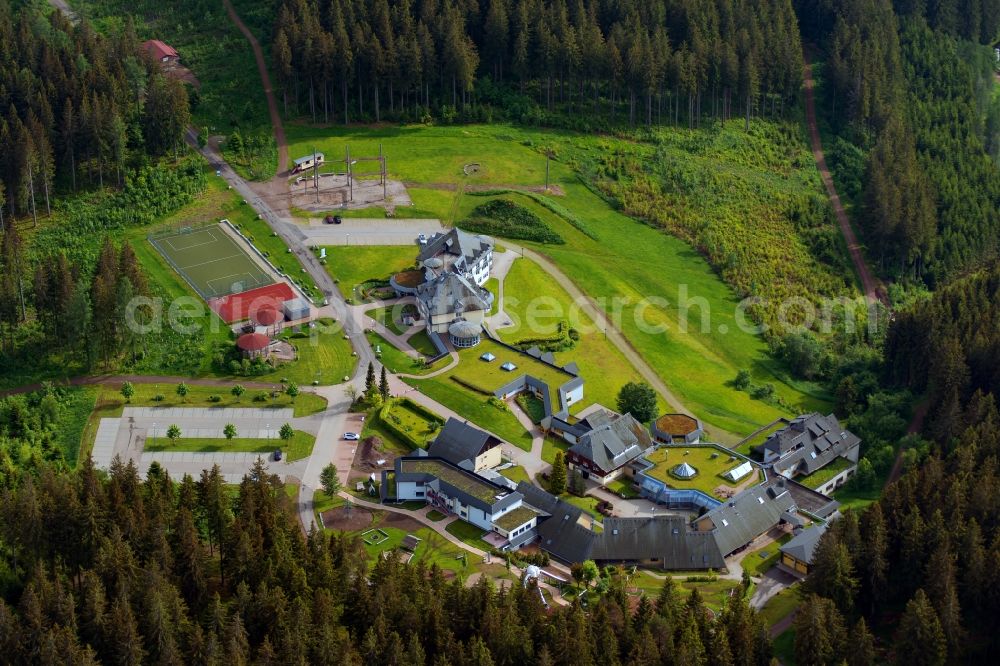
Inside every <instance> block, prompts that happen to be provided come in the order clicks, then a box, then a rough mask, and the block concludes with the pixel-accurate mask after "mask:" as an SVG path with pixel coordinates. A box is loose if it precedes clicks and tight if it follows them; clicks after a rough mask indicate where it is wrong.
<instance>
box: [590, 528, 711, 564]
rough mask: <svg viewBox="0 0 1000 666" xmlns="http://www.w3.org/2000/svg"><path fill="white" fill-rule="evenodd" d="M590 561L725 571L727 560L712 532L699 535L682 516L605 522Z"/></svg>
mask: <svg viewBox="0 0 1000 666" xmlns="http://www.w3.org/2000/svg"><path fill="white" fill-rule="evenodd" d="M590 558H591V559H594V560H604V561H616V560H622V561H643V560H662V561H663V566H664V567H665V568H667V569H708V568H712V569H722V568H724V567H725V560H724V559H723V557H722V553H720V552H719V547H718V544H716V541H715V538H714V537H713V536H712V534H711V533H710V532H696V531H694V530H692V529H690V528H689V527H688V524H687V519H686V518H684V517H683V516H657V517H655V518H652V517H647V518H605V519H604V531H603V532H602V533H601V534H599V535H598V537H597V539H595V541H594V547H593V549H592V550H591V553H590Z"/></svg>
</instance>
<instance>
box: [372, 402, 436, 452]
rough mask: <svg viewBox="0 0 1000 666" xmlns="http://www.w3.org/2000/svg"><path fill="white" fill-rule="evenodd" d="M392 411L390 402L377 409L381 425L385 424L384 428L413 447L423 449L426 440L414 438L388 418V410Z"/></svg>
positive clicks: (425, 445) (425, 446)
mask: <svg viewBox="0 0 1000 666" xmlns="http://www.w3.org/2000/svg"><path fill="white" fill-rule="evenodd" d="M391 411H392V402H389V403H386V405H385V406H383V407H382V409H380V410H379V413H378V417H379V419H380V420H381V421H382V425H384V426H385V428H386V430H388V431H389V432H391V433H392V434H393V435H395V436H396V437H399V438H400V439H401V440H403V442H404V443H406V444H409V445H410V446H412V447H413V448H415V449H425V448H427V442H425V441H423V440H418V439H416V438H415V437H414V436H413V435H411V434H410V433H408V432H406V431H405V430H403V429H401V428H400V427H399V426H397V425H396V424H395V423H393V422H392V419H390V418H389V415H390V412H391Z"/></svg>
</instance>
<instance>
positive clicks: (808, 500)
mask: <svg viewBox="0 0 1000 666" xmlns="http://www.w3.org/2000/svg"><path fill="white" fill-rule="evenodd" d="M769 483H771V484H772V485H773V484H781V485H783V486H784V487H785V488H786V489H787V490H788V492H789V493H791V495H792V499H793V500H795V506H796V508H798V509H799V510H800V511H807V512H809V513H811V514H812V515H814V516H819V517H820V518H827V517H829V516H831V515H832V514H833V513H834V512H835V511H836V510H837V509H839V508H840V502H838V501H837V500H835V499H831V498H829V497H827V496H826V495H824V494H823V493H821V492H818V491H816V490H813V489H812V488H809V487H807V486H803V485H802V484H801V483H798V482H796V481H793V480H791V479H786V478H784V477H772V478H771V480H770V481H769Z"/></svg>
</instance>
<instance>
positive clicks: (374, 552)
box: [352, 520, 480, 580]
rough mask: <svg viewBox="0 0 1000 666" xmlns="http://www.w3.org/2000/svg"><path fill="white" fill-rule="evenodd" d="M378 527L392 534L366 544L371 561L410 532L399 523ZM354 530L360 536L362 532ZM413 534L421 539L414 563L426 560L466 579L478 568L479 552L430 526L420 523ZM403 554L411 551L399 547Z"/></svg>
mask: <svg viewBox="0 0 1000 666" xmlns="http://www.w3.org/2000/svg"><path fill="white" fill-rule="evenodd" d="M378 523H379V520H376V521H375V524H374V525H373V527H375V526H378ZM368 529H372V528H368ZM378 529H381V530H382V531H384V532H385V533H386V534H387V535H388V536H389V538H388V539H387V540H385V541H383V542H382V543H378V544H375V545H369V544H364V548H365V551H366V552H367V553H368V559H369V561H370V562H375V558H377V557H378V556H379V555H380V554H381V553H383V552H387V551H392V550H396V549H398V548H399V547H400V545H401V544H402V543H403V538H404V537H406V535H407V534H408V532H406V531H404V530H401V529H399V528H396V527H386V526H378ZM365 531H367V530H365ZM352 534H356V535H359V536H360V534H361V533H360V532H357V533H352ZM412 534H413V535H414V536H415V537H417V538H418V539H420V543H419V544H418V545H417V547H416V550H415V552H414V554H413V559H411V560H410V563H411V564H415V563H416V562H418V561H420V562H423V563H425V564H426V565H427V566H428V567H429V566H431V565H432V564H437V565H438V566H439V567H440V568H441V569H444V570H447V571H453V572H455V573H456V574H457V575H458V576H459V577H460V578H461V579H463V580H464V579H465V578H466V577H467V576H468V575H469V574H471V573H474V572H475V571H476V567H477V566H478V564H479V563H480V558H479V557H478V556H476V555H473V554H471V553H469V552H468V551H466V550H464V549H463V548H459V547H458V546H456V545H455V544H453V543H451V542H450V541H448V540H447V539H446V538H444V537H443V536H441V535H440V534H438V533H437V532H435V531H434V530H432V529H430V528H429V527H421V528H419V529H417V530H416V531H414V532H412ZM400 555H401V556H403V557H406V556H408V553H406V552H405V551H402V550H400Z"/></svg>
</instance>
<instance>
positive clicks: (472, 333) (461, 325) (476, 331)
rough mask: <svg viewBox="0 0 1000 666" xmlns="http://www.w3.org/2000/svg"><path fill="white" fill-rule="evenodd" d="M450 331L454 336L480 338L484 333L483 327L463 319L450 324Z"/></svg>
mask: <svg viewBox="0 0 1000 666" xmlns="http://www.w3.org/2000/svg"><path fill="white" fill-rule="evenodd" d="M448 333H449V335H451V337H453V338H478V337H479V336H480V335H482V333H483V327H482V326H480V325H479V324H477V323H475V322H471V321H465V320H464V319H463V320H461V321H456V322H455V323H454V324H452V325H451V326H449V327H448Z"/></svg>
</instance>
